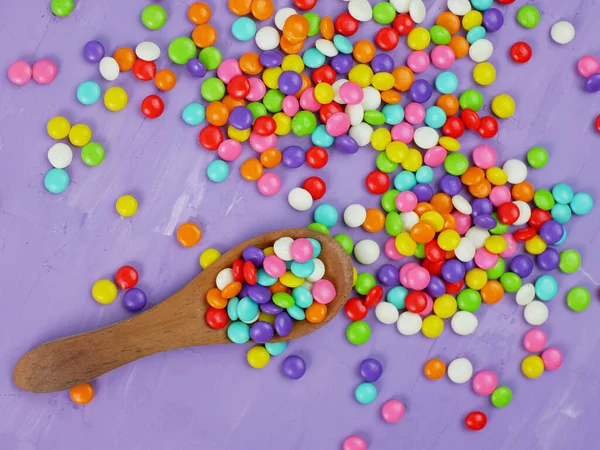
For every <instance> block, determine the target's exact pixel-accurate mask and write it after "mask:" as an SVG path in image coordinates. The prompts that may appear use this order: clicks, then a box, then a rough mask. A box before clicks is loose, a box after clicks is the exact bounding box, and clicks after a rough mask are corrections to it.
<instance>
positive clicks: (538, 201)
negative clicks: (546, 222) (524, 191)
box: [533, 189, 555, 211]
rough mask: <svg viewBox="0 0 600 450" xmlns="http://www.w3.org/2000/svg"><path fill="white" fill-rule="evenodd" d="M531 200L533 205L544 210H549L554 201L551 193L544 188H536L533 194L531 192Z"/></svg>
mask: <svg viewBox="0 0 600 450" xmlns="http://www.w3.org/2000/svg"><path fill="white" fill-rule="evenodd" d="M533 202H534V203H535V206H537V207H538V208H540V209H543V210H544V211H550V210H551V209H552V207H553V206H554V203H555V202H554V197H553V196H552V193H551V192H550V191H548V190H546V189H538V190H537V191H535V194H533Z"/></svg>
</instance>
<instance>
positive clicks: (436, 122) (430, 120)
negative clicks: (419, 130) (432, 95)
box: [425, 106, 447, 128]
mask: <svg viewBox="0 0 600 450" xmlns="http://www.w3.org/2000/svg"><path fill="white" fill-rule="evenodd" d="M446 118H447V117H446V113H445V112H444V110H443V109H442V108H440V107H439V106H430V107H429V108H427V110H426V111H425V123H426V124H427V126H429V127H431V128H442V127H443V126H444V124H445V123H446Z"/></svg>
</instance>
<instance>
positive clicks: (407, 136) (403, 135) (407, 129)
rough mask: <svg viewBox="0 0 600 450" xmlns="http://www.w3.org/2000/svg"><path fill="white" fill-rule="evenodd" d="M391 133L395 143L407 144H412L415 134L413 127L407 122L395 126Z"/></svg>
mask: <svg viewBox="0 0 600 450" xmlns="http://www.w3.org/2000/svg"><path fill="white" fill-rule="evenodd" d="M390 132H391V133H392V139H393V140H394V141H400V142H404V143H405V144H410V143H411V142H412V139H413V135H414V134H415V130H413V127H411V126H410V124H408V123H406V122H402V123H399V124H398V125H394V126H393V127H392V129H391V131H390Z"/></svg>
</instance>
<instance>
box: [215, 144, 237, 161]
mask: <svg viewBox="0 0 600 450" xmlns="http://www.w3.org/2000/svg"><path fill="white" fill-rule="evenodd" d="M217 153H218V154H219V157H220V158H221V159H222V160H224V161H235V160H236V159H238V158H239V157H240V155H241V154H242V144H240V143H239V142H238V141H236V140H233V139H226V140H224V141H223V142H221V145H219V148H218V150H217Z"/></svg>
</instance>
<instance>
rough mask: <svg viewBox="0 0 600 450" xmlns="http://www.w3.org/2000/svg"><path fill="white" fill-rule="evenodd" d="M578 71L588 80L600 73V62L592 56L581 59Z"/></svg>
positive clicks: (578, 62)
mask: <svg viewBox="0 0 600 450" xmlns="http://www.w3.org/2000/svg"><path fill="white" fill-rule="evenodd" d="M577 70H578V71H579V73H580V74H581V75H583V76H584V77H586V78H589V77H591V76H592V75H594V74H595V73H598V72H600V61H598V60H597V59H596V58H594V57H593V56H590V55H586V56H584V57H582V58H579V61H577Z"/></svg>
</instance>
